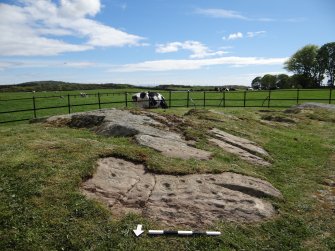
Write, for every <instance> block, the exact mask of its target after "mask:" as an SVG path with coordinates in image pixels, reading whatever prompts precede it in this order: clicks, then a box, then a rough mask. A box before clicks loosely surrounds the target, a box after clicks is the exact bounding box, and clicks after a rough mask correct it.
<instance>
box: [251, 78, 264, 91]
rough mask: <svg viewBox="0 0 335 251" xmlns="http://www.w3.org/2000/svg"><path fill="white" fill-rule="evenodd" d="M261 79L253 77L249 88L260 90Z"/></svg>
mask: <svg viewBox="0 0 335 251" xmlns="http://www.w3.org/2000/svg"><path fill="white" fill-rule="evenodd" d="M261 80H262V77H255V78H254V79H253V80H252V82H251V87H252V88H254V89H255V90H258V89H261V87H262V83H261Z"/></svg>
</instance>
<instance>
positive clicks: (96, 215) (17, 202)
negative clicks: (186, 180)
mask: <svg viewBox="0 0 335 251" xmlns="http://www.w3.org/2000/svg"><path fill="white" fill-rule="evenodd" d="M215 109H216V110H217V111H219V112H223V113H224V114H225V115H223V114H216V113H212V112H210V111H209V110H201V109H197V110H192V111H189V109H186V108H179V109H169V110H166V111H164V110H155V112H158V113H160V114H162V115H164V116H170V118H172V117H175V118H179V117H183V118H184V121H183V122H180V123H179V124H178V125H177V127H178V128H179V130H180V131H181V132H182V133H183V134H184V135H185V136H186V137H189V138H192V139H194V140H196V141H197V146H198V147H199V148H202V149H210V150H212V151H213V152H214V157H213V159H212V160H210V161H207V162H206V161H197V160H190V161H184V160H178V159H171V158H166V157H164V156H162V155H161V154H159V153H157V152H156V151H154V150H152V149H149V148H147V147H143V146H139V145H137V144H136V143H135V142H134V141H133V140H132V139H129V138H114V137H110V138H106V137H102V136H98V135H96V134H94V133H93V132H91V131H89V130H86V129H71V128H66V127H62V128H55V127H50V126H46V125H43V124H5V125H1V126H0V139H1V144H0V153H1V154H0V250H171V249H174V250H334V249H335V228H334V226H335V214H334V204H332V203H333V202H331V201H328V200H326V199H324V198H322V197H320V196H318V193H319V192H318V191H320V190H327V189H330V188H327V187H325V186H323V185H322V184H323V180H324V179H325V178H329V177H331V175H335V155H334V151H335V139H334V135H335V126H334V121H335V113H334V112H329V111H327V112H325V111H322V110H309V111H306V112H301V113H297V114H294V113H289V114H288V113H283V112H282V111H281V110H280V109H271V110H268V111H259V110H258V109H255V108H246V109H237V108H225V109H224V108H215ZM263 110H264V109H263ZM264 114H265V115H269V114H271V115H272V116H273V117H284V118H287V119H291V120H294V121H296V122H295V123H292V124H290V125H288V124H285V123H280V122H276V121H267V122H263V121H261V120H260V119H261V118H262V117H263V116H264ZM214 126H215V127H217V128H220V129H223V130H225V131H227V132H230V133H233V134H235V135H239V136H243V137H245V138H248V139H250V140H253V141H256V142H257V143H258V144H260V145H261V146H263V147H264V148H265V149H266V150H267V151H268V152H269V153H270V155H271V157H272V160H271V161H272V163H273V164H272V166H271V167H267V168H264V167H257V166H254V165H251V164H248V163H246V162H244V161H242V160H240V159H239V158H237V157H235V156H233V155H231V154H228V153H225V152H224V151H222V150H219V149H216V148H214V146H213V145H211V144H208V143H207V141H206V136H205V135H204V133H203V132H204V131H205V130H206V129H207V128H211V127H214ZM106 156H118V157H122V158H124V159H128V160H132V161H134V162H139V163H144V164H145V165H146V166H147V167H148V169H149V170H150V171H152V172H157V173H170V174H171V173H177V174H181V173H182V174H186V173H205V172H210V173H219V172H223V171H234V172H237V173H243V174H248V175H252V176H255V177H261V178H263V179H266V180H268V181H270V182H271V183H272V184H273V185H274V186H275V187H276V188H278V189H279V190H280V191H281V192H282V193H283V196H284V199H283V200H272V203H273V204H274V205H275V207H276V208H277V210H278V216H276V217H275V218H273V219H270V220H268V221H265V222H263V223H249V224H238V223H232V222H216V223H214V224H213V226H209V227H208V228H209V229H213V230H219V231H222V233H223V234H222V235H221V236H220V237H185V238H180V237H167V236H164V237H163V236H162V237H157V238H152V237H149V236H146V235H143V236H141V237H139V238H136V237H135V236H134V234H133V233H132V229H134V228H135V227H136V225H137V224H139V223H142V224H143V226H144V229H145V230H148V229H153V228H156V229H160V228H162V226H160V223H159V222H154V221H152V220H151V219H146V218H143V217H141V216H139V215H134V214H129V215H125V216H123V217H119V218H118V217H115V216H114V215H113V212H110V211H108V209H107V208H106V207H104V206H103V205H101V204H99V203H98V202H95V201H93V200H89V199H87V198H86V197H84V196H83V195H82V194H81V192H80V184H81V182H82V181H83V180H85V179H87V178H88V177H91V176H92V174H93V173H94V171H95V162H96V160H97V159H98V158H100V157H106ZM332 189H333V190H332V193H333V195H335V191H334V188H332Z"/></svg>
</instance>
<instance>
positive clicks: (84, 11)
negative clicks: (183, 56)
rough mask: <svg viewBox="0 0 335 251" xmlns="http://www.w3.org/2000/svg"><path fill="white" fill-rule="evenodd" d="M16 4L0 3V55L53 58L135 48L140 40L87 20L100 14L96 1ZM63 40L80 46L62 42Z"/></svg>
mask: <svg viewBox="0 0 335 251" xmlns="http://www.w3.org/2000/svg"><path fill="white" fill-rule="evenodd" d="M20 2H21V5H20V6H16V5H9V4H2V3H0V16H1V18H0V34H1V37H0V55H3V56H14V55H20V56H41V55H57V54H60V53H65V52H76V51H85V50H90V49H93V48H95V47H99V46H103V47H105V46H125V45H133V46H139V45H141V43H140V41H141V40H143V39H144V38H142V37H140V36H137V35H132V34H128V33H126V32H124V31H120V30H118V29H115V28H113V27H111V26H107V25H104V24H102V23H100V22H97V21H95V20H93V19H90V18H88V17H89V16H91V17H93V16H95V15H96V14H97V13H98V12H99V11H100V9H101V4H100V0H91V1H87V0H60V3H59V5H57V4H56V3H54V2H53V1H51V0H21V1H20ZM49 35H52V36H54V37H53V38H50V37H48V36H49ZM64 36H67V37H69V38H70V37H75V38H79V39H81V40H83V42H82V43H76V44H74V43H70V42H66V41H64V38H65V37H64Z"/></svg>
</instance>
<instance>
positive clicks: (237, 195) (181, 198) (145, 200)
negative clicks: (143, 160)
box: [82, 158, 281, 227]
mask: <svg viewBox="0 0 335 251" xmlns="http://www.w3.org/2000/svg"><path fill="white" fill-rule="evenodd" d="M82 190H83V192H84V193H85V194H86V195H87V196H88V197H90V198H96V199H99V200H101V201H103V202H105V203H106V204H107V205H108V206H109V207H110V209H111V211H112V212H113V213H114V214H117V215H118V214H119V215H123V214H125V213H127V212H137V213H140V214H142V215H143V216H146V217H150V218H152V219H155V220H157V221H158V222H160V223H163V224H165V225H168V226H175V225H186V226H192V227H199V226H202V225H207V224H212V223H213V222H216V221H220V220H223V221H238V222H244V221H247V222H252V221H260V220H263V219H267V218H269V217H271V216H273V215H275V214H276V211H275V209H274V208H273V206H272V204H271V203H270V202H269V201H267V200H263V199H262V198H263V197H275V198H281V193H280V192H279V191H278V190H277V189H276V188H274V187H273V186H272V185H271V184H270V183H268V182H266V181H263V180H260V179H257V178H252V177H248V176H245V175H240V174H235V173H230V172H226V173H222V174H216V175H214V174H199V175H196V174H193V175H185V176H173V175H157V174H151V173H147V172H146V170H145V167H144V166H143V165H135V164H133V163H130V162H127V161H124V160H120V159H116V158H105V159H100V160H99V161H98V166H97V172H96V174H95V175H94V176H93V178H92V179H89V180H87V181H86V182H84V183H83V185H82Z"/></svg>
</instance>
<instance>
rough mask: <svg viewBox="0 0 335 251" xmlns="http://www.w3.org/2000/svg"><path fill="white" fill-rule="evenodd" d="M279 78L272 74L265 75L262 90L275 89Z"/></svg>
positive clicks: (262, 80)
mask: <svg viewBox="0 0 335 251" xmlns="http://www.w3.org/2000/svg"><path fill="white" fill-rule="evenodd" d="M276 82H277V78H276V76H274V75H271V74H265V75H264V76H263V77H262V79H261V84H262V89H275V88H276Z"/></svg>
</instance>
